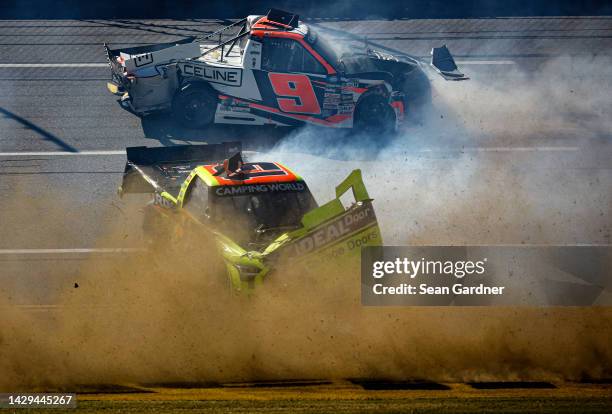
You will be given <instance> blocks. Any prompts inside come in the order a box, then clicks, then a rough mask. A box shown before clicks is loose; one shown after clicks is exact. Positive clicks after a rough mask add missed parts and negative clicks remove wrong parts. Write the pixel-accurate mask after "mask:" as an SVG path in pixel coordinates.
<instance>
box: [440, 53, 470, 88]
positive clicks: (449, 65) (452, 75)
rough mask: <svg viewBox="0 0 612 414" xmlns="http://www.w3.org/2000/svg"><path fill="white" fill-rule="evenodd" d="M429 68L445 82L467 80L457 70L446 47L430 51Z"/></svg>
mask: <svg viewBox="0 0 612 414" xmlns="http://www.w3.org/2000/svg"><path fill="white" fill-rule="evenodd" d="M431 66H432V67H433V68H434V69H435V70H436V72H438V73H439V74H440V75H442V77H443V78H444V79H446V80H454V81H459V80H467V79H469V78H468V77H467V76H465V75H464V74H463V73H461V72H459V68H458V67H457V64H456V63H455V59H453V55H451V53H450V51H449V50H448V48H447V47H446V45H444V46H442V47H434V48H433V49H431Z"/></svg>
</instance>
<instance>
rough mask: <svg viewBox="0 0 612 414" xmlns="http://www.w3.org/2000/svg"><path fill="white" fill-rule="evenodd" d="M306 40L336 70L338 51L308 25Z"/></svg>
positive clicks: (338, 58)
mask: <svg viewBox="0 0 612 414" xmlns="http://www.w3.org/2000/svg"><path fill="white" fill-rule="evenodd" d="M306 40H307V41H308V43H310V45H311V46H312V47H313V48H314V49H315V50H316V51H317V52H318V53H319V54H320V55H321V56H323V58H324V59H325V60H326V61H327V62H328V63H329V64H330V65H332V66H333V67H335V68H337V67H338V64H339V62H340V57H341V54H340V50H339V48H337V47H334V46H332V44H331V43H330V42H329V40H328V39H326V38H325V37H324V36H321V35H320V34H319V32H317V31H316V30H314V29H313V28H312V26H310V25H308V34H307V36H306Z"/></svg>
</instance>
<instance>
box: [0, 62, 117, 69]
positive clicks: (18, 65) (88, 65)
mask: <svg viewBox="0 0 612 414" xmlns="http://www.w3.org/2000/svg"><path fill="white" fill-rule="evenodd" d="M104 67H108V63H0V68H104Z"/></svg>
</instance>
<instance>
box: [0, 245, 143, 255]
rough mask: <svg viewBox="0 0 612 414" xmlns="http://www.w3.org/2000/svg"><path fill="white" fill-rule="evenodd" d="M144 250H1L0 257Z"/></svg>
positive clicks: (122, 248)
mask: <svg viewBox="0 0 612 414" xmlns="http://www.w3.org/2000/svg"><path fill="white" fill-rule="evenodd" d="M144 251H145V249H143V248H134V247H114V248H113V247H109V248H80V249H0V255H12V254H14V255H22V254H91V253H115V254H116V253H138V252H144Z"/></svg>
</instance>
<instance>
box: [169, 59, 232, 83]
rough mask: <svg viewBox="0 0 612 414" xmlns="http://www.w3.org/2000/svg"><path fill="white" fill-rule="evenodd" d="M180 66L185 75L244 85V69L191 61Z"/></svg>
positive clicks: (215, 81)
mask: <svg viewBox="0 0 612 414" xmlns="http://www.w3.org/2000/svg"><path fill="white" fill-rule="evenodd" d="M179 67H180V69H181V71H182V72H183V74H184V75H187V76H195V77H196V78H201V79H204V80H207V81H208V82H211V83H220V84H222V85H228V86H241V85H242V69H235V68H217V67H212V66H203V65H194V64H191V63H181V64H180V65H179Z"/></svg>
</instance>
